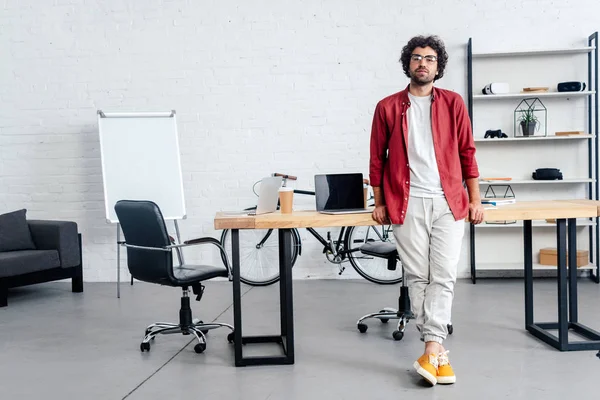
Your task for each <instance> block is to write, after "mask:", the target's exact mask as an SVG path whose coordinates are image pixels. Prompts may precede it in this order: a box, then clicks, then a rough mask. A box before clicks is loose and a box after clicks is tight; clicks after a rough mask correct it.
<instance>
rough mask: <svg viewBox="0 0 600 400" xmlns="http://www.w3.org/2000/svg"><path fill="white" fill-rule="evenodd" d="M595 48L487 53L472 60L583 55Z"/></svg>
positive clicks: (476, 54)
mask: <svg viewBox="0 0 600 400" xmlns="http://www.w3.org/2000/svg"><path fill="white" fill-rule="evenodd" d="M595 49H596V47H595V46H591V47H570V48H564V49H548V50H529V51H528V50H522V51H508V52H489V53H473V58H495V57H518V56H521V57H528V56H548V55H560V54H565V55H567V54H584V53H589V52H591V51H594V50H595Z"/></svg>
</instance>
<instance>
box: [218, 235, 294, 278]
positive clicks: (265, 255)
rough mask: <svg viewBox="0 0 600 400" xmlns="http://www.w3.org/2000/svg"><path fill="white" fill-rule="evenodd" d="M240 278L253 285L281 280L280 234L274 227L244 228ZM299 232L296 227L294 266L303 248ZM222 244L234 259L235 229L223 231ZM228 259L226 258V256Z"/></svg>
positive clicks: (241, 243) (228, 254)
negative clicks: (232, 238)
mask: <svg viewBox="0 0 600 400" xmlns="http://www.w3.org/2000/svg"><path fill="white" fill-rule="evenodd" d="M239 232H240V280H241V281H242V282H244V283H245V284H248V285H252V286H267V285H271V284H273V283H275V282H277V281H278V280H279V237H278V233H277V231H276V230H273V229H240V231H239ZM299 243H300V240H299V234H298V231H297V230H295V229H294V230H292V249H291V251H292V267H293V266H294V264H295V263H296V259H297V258H298V252H299ZM221 244H222V245H223V247H224V248H225V251H226V252H227V257H229V260H230V262H232V257H233V255H232V251H231V232H230V230H229V229H226V230H224V231H223V234H222V235H221ZM223 262H225V260H223Z"/></svg>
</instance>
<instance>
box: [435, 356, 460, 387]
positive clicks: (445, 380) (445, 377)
mask: <svg viewBox="0 0 600 400" xmlns="http://www.w3.org/2000/svg"><path fill="white" fill-rule="evenodd" d="M437 361H438V370H437V381H438V383H439V384H442V385H450V384H452V383H456V375H454V370H453V369H452V366H451V365H450V360H449V359H448V350H446V351H444V352H443V353H440V354H439V355H438V360H437Z"/></svg>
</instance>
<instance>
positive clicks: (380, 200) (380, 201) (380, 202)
mask: <svg viewBox="0 0 600 400" xmlns="http://www.w3.org/2000/svg"><path fill="white" fill-rule="evenodd" d="M372 187H373V196H374V197H375V207H379V206H385V198H384V197H383V189H382V188H381V187H380V186H372Z"/></svg>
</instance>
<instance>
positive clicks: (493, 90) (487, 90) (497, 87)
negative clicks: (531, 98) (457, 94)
mask: <svg viewBox="0 0 600 400" xmlns="http://www.w3.org/2000/svg"><path fill="white" fill-rule="evenodd" d="M481 93H483V94H507V93H510V86H509V85H508V83H504V82H495V83H489V84H487V85H485V86H484V87H483V89H481Z"/></svg>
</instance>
